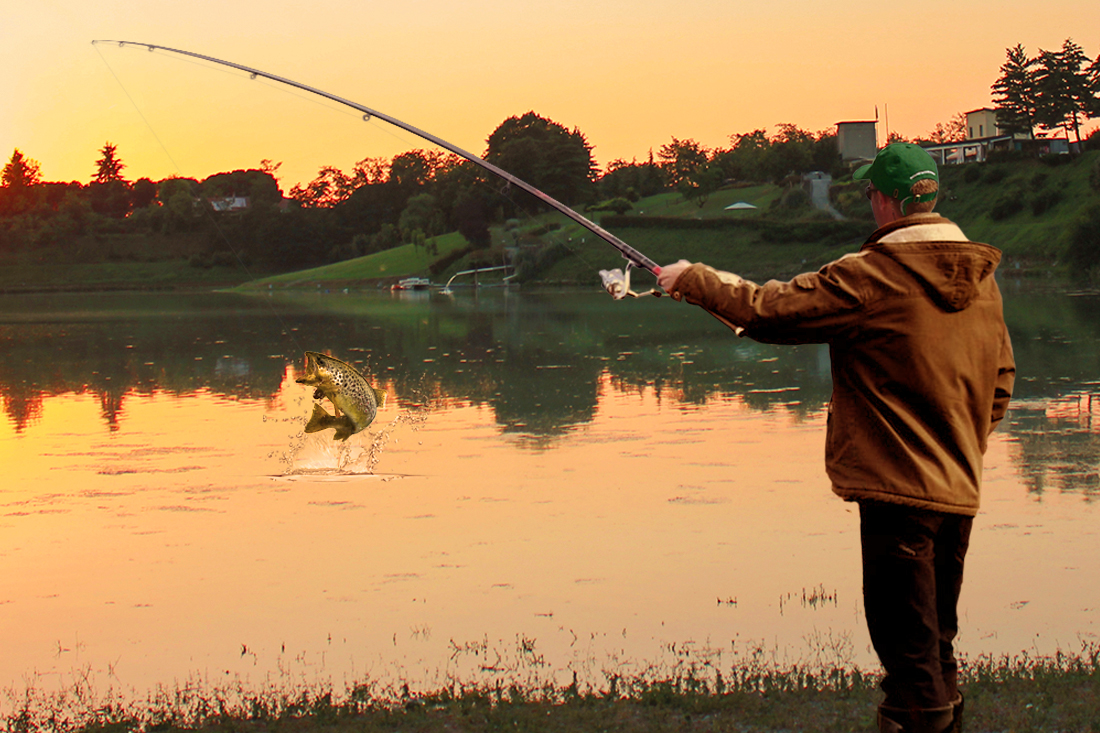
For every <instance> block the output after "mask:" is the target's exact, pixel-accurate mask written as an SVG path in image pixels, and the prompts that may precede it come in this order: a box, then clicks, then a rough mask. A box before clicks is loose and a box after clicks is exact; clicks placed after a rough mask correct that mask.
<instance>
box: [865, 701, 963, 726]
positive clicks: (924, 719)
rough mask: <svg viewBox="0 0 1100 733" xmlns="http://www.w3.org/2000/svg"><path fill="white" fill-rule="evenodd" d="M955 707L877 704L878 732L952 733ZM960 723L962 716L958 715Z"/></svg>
mask: <svg viewBox="0 0 1100 733" xmlns="http://www.w3.org/2000/svg"><path fill="white" fill-rule="evenodd" d="M955 712H956V708H955V706H954V705H948V706H947V707H942V708H914V709H912V710H907V709H905V708H895V707H890V706H888V705H879V708H878V729H879V733H954V731H955V730H956V728H955V720H956V716H955ZM958 720H959V724H960V725H961V721H962V716H961V713H960V715H959V718H958Z"/></svg>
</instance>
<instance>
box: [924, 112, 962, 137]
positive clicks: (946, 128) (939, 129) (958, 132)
mask: <svg viewBox="0 0 1100 733" xmlns="http://www.w3.org/2000/svg"><path fill="white" fill-rule="evenodd" d="M965 139H966V113H965V112H958V113H956V114H955V115H954V116H952V117H951V119H950V120H948V121H947V122H946V123H943V122H937V123H936V128H935V129H934V130H932V132H930V133H928V140H929V141H930V142H934V143H961V142H962V141H963V140H965Z"/></svg>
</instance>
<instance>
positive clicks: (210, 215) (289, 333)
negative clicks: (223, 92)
mask: <svg viewBox="0 0 1100 733" xmlns="http://www.w3.org/2000/svg"><path fill="white" fill-rule="evenodd" d="M92 45H93V46H94V47H95V49H96V53H97V54H99V58H100V59H102V60H103V64H104V66H106V67H107V70H108V71H109V72H111V76H113V77H114V79H115V81H116V82H118V85H119V87H120V88H121V89H122V93H123V94H125V95H126V98H127V99H128V100H130V104H131V105H133V107H134V110H135V111H136V112H137V113H138V116H139V117H141V120H142V122H144V123H145V126H146V127H147V128H149V132H150V134H152V136H153V138H154V139H155V140H156V141H157V144H158V145H160V148H161V150H162V151H164V155H165V156H166V157H167V158H168V160H169V161H170V162H171V164H172V167H173V168H175V170H176V173H177V174H179V176H180V177H181V178H186V176H185V175H184V173H183V169H182V168H181V167H180V165H179V163H178V162H176V159H175V158H174V157H173V156H172V153H171V152H170V151H169V150H168V146H167V145H165V144H164V141H163V140H162V139H161V137H160V135H158V134H157V131H156V129H155V128H154V127H153V124H152V123H151V122H150V121H149V118H147V117H146V116H145V114H144V113H143V112H142V111H141V108H140V107H139V106H138V104H137V102H136V101H135V100H134V98H133V96H132V95H131V94H130V91H129V90H128V89H127V88H126V85H125V84H123V83H122V79H121V78H119V76H118V74H116V73H115V70H114V68H113V67H112V66H111V64H110V63H109V62H108V61H107V58H106V57H105V56H104V55H103V53H102V52H101V51H100V50H99V46H98V44H96V43H94V42H93V43H92ZM191 63H195V65H196V66H197V65H199V64H197V63H196V62H191ZM223 73H229V72H223ZM158 193H159V192H158ZM202 209H203V212H204V213H205V214H206V218H207V221H209V222H210V224H211V225H212V226H213V227H214V231H215V232H217V237H218V238H219V239H220V240H221V241H222V242H223V243H224V244H225V246H226V247H228V248H229V251H230V252H232V253H233V257H234V259H236V260H237V264H239V265H240V267H241V270H243V271H244V274H245V275H246V276H247V277H248V279H249V280H255V279H256V278H255V276H254V275H253V274H252V271H251V270H250V269H249V268H248V265H247V264H245V262H244V259H243V258H242V257H241V255H240V253H239V252H238V251H237V248H236V247H234V246H233V242H232V241H230V239H229V236H228V235H227V234H226V233H225V230H224V229H222V227H221V225H220V224H219V223H218V220H217V217H215V216H214V212H213V211H212V210H211V209H209V208H207V207H205V206H203V207H202ZM264 302H265V303H266V304H267V307H268V310H270V311H271V314H272V315H273V316H275V318H276V320H278V321H279V325H280V326H282V329H283V335H284V336H286V337H287V338H289V339H290V341H292V342H293V344H294V347H295V348H296V349H297V350H298V351H304V349H303V347H302V345H301V344H300V343H299V342H298V339H297V337H295V335H294V331H293V330H291V328H290V326H289V325H288V324H287V322H286V321H285V320H284V319H283V317H282V315H281V314H280V313H279V312H278V311H277V310H276V309H275V306H274V304H273V303H272V302H271V300H270V299H268V298H265V299H264Z"/></svg>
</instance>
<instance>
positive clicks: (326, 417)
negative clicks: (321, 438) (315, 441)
mask: <svg viewBox="0 0 1100 733" xmlns="http://www.w3.org/2000/svg"><path fill="white" fill-rule="evenodd" d="M334 419H335V418H333V417H332V415H330V414H328V412H326V411H325V408H323V407H321V406H320V405H318V404H316V403H314V405H313V414H312V415H310V416H309V422H308V423H306V432H307V433H316V432H320V431H321V430H326V429H328V428H331V427H332V421H333V420H334Z"/></svg>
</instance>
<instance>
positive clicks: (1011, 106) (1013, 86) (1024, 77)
mask: <svg viewBox="0 0 1100 733" xmlns="http://www.w3.org/2000/svg"><path fill="white" fill-rule="evenodd" d="M1005 55H1006V58H1005V62H1004V64H1002V65H1001V76H1000V78H999V79H997V81H996V82H994V84H993V86H992V89H993V91H994V92H995V93H996V95H997V96H996V97H995V98H994V99H993V101H994V102H995V103H996V110H997V126H998V127H999V128H1001V130H1002V131H1003V132H1005V133H1008V134H1010V135H1015V134H1026V135H1027V136H1028V138H1032V137H1034V129H1035V111H1036V110H1035V60H1034V59H1029V58H1028V57H1027V52H1026V51H1024V47H1023V46H1022V45H1020V44H1016V46H1015V47H1014V48H1009V49H1006V52H1005Z"/></svg>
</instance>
